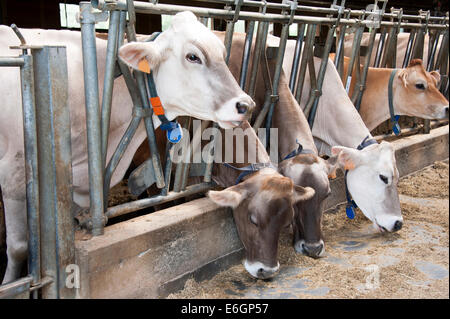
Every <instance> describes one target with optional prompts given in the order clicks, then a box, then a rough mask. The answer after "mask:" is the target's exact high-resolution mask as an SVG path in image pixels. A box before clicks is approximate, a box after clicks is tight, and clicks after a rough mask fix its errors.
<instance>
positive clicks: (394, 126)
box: [392, 115, 402, 135]
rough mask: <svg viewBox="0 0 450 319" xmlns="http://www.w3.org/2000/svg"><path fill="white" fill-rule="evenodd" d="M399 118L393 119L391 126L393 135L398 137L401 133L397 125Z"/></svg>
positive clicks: (397, 116) (398, 116)
mask: <svg viewBox="0 0 450 319" xmlns="http://www.w3.org/2000/svg"><path fill="white" fill-rule="evenodd" d="M399 118H400V115H396V116H395V117H394V121H393V122H394V124H393V126H392V131H394V134H395V135H399V134H400V133H401V131H402V130H401V128H400V125H399V124H398V120H399Z"/></svg>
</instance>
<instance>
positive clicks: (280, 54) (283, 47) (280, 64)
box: [266, 23, 289, 149]
mask: <svg viewBox="0 0 450 319" xmlns="http://www.w3.org/2000/svg"><path fill="white" fill-rule="evenodd" d="M288 36H289V24H288V23H285V24H283V27H282V29H281V37H280V47H279V48H278V52H277V59H276V63H275V72H274V75H273V81H272V96H278V83H279V82H280V77H281V71H282V69H283V58H284V52H285V50H286V42H287V39H288ZM277 102H278V99H276V100H275V101H273V102H272V103H271V104H270V108H269V112H268V113H267V118H266V131H267V133H266V138H267V140H266V141H268V140H269V139H270V128H271V127H272V116H273V112H274V109H275V105H276V104H277ZM266 149H267V146H266Z"/></svg>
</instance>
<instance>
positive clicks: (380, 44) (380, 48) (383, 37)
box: [373, 28, 387, 68]
mask: <svg viewBox="0 0 450 319" xmlns="http://www.w3.org/2000/svg"><path fill="white" fill-rule="evenodd" d="M386 33H387V31H386V28H382V29H381V33H380V40H379V41H378V46H377V52H376V54H375V61H374V62H373V67H374V68H378V67H379V66H380V62H381V56H382V55H383V50H384V42H385V41H386Z"/></svg>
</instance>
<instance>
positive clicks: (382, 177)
mask: <svg viewBox="0 0 450 319" xmlns="http://www.w3.org/2000/svg"><path fill="white" fill-rule="evenodd" d="M380 179H381V180H382V181H383V183H385V184H387V183H388V181H389V180H388V178H387V177H386V176H384V175H381V174H380Z"/></svg>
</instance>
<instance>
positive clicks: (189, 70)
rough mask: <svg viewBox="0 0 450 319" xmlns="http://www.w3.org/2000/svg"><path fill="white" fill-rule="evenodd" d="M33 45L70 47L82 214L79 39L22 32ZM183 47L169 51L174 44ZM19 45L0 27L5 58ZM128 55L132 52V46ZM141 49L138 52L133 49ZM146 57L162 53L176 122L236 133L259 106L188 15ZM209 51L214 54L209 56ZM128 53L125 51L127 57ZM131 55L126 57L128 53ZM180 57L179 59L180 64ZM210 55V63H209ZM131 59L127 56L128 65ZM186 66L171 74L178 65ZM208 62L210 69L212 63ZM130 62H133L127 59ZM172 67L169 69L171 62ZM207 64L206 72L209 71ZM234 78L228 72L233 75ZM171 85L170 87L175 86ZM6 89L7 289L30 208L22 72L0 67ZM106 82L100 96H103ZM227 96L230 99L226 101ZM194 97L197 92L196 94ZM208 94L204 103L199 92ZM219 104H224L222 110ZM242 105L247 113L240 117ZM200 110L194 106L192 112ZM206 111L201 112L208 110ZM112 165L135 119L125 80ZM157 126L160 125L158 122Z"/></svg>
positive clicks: (158, 77) (158, 68)
mask: <svg viewBox="0 0 450 319" xmlns="http://www.w3.org/2000/svg"><path fill="white" fill-rule="evenodd" d="M21 32H22V34H23V36H24V38H25V39H26V40H27V41H28V43H30V44H33V45H64V46H66V48H67V57H68V60H67V68H68V80H69V81H68V84H69V85H68V107H69V110H70V119H71V144H72V173H73V199H74V202H75V203H76V204H78V205H79V206H81V207H88V206H89V177H88V176H89V175H88V161H87V145H86V117H85V109H84V86H83V81H82V80H81V79H82V78H83V73H82V72H83V71H82V66H83V63H82V51H81V33H80V32H75V31H56V30H38V29H29V30H27V29H23V30H21ZM172 42H173V43H177V47H171V43H172ZM16 44H18V38H17V37H16V35H15V34H14V32H13V31H12V29H10V28H9V27H6V26H0V56H11V55H14V54H17V53H18V52H17V51H11V50H10V49H9V46H11V45H16ZM106 44H107V43H106V41H105V40H102V39H97V40H96V46H97V58H98V61H101V62H100V63H99V65H98V72H99V73H98V74H99V79H103V77H104V72H105V70H104V63H102V62H103V61H105V54H106ZM128 48H129V47H128ZM135 49H136V48H135ZM145 50H151V53H155V52H156V53H158V59H157V60H156V59H149V58H148V55H147V54H145V52H144V54H143V55H142V58H145V59H147V60H148V61H149V64H150V65H151V67H152V69H153V71H154V76H155V82H156V87H157V90H158V93H159V96H160V98H161V101H162V102H163V105H164V106H165V108H166V116H167V117H168V119H169V120H171V119H173V118H175V117H176V116H178V115H195V116H199V117H201V118H204V119H209V120H215V121H218V122H219V123H220V124H221V125H223V126H225V127H233V126H236V125H238V124H240V122H241V121H242V120H244V119H245V115H246V113H247V111H250V109H251V107H252V106H253V101H252V100H251V99H250V97H249V96H248V95H246V94H245V93H244V92H243V91H242V90H240V88H239V86H238V85H237V83H236V82H235V80H234V78H233V77H232V75H231V73H229V71H228V69H227V68H226V64H225V61H224V56H225V48H224V46H223V44H222V42H220V41H219V40H218V39H217V37H215V36H214V34H213V33H212V32H211V31H210V30H208V29H207V28H206V27H204V26H203V25H202V24H201V23H200V22H198V21H197V19H196V18H195V16H194V15H193V14H192V13H190V12H183V13H180V14H177V16H176V17H175V18H174V19H173V22H172V26H171V27H170V28H169V29H168V30H167V31H165V32H164V33H163V34H161V36H160V37H159V39H157V40H156V41H154V42H152V43H151V44H147V45H146V46H145V47H144V48H142V47H139V48H137V49H136V54H137V53H139V52H142V51H145ZM208 50H210V51H209V52H208ZM125 51H126V50H125ZM125 53H126V52H125ZM193 54H196V55H199V56H201V58H202V59H204V60H205V61H204V62H205V63H201V64H199V63H196V62H195V63H192V61H188V57H191V56H192V55H193ZM180 55H181V57H180ZM205 55H208V56H205ZM126 57H127V56H126V54H125V55H124V56H123V57H122V58H123V59H126ZM174 59H177V63H178V64H181V66H180V68H179V69H173V65H172V64H174V63H173V61H172V60H174ZM206 59H207V61H208V63H206ZM125 62H129V60H125ZM167 62H171V63H167ZM207 64H208V65H207ZM227 72H228V73H227ZM170 78H171V81H169V79H170ZM0 79H1V82H2V83H3V85H2V86H1V87H0V90H1V92H0V93H1V95H2V97H3V99H2V104H1V108H2V112H0V186H1V188H2V194H3V202H4V210H5V222H6V231H7V255H8V266H7V270H6V274H5V277H4V279H3V282H4V283H6V282H10V281H12V280H14V279H15V278H18V276H19V273H20V269H21V266H22V264H23V261H24V260H25V258H26V256H27V232H26V229H27V222H26V205H25V169H24V158H23V157H24V143H23V122H22V121H23V120H22V107H21V104H20V101H21V93H20V76H19V70H18V68H2V72H0ZM102 82H103V81H102V80H100V83H99V88H100V92H101V91H102V89H103V85H102ZM222 89H223V90H225V92H226V93H227V96H224V95H222V94H221V93H222V91H223V90H222ZM191 90H192V91H191ZM200 90H201V91H202V92H204V93H205V94H203V95H202V96H204V98H202V97H199V96H198V92H199V91H200ZM217 100H218V101H220V102H221V103H222V104H220V105H218V104H217ZM238 103H243V104H246V105H247V106H248V108H247V109H246V110H245V112H240V111H239V109H238ZM194 106H195V107H194ZM201 108H203V112H202V109H201ZM111 114H112V116H111V122H110V131H109V140H108V148H107V160H109V158H110V157H111V156H112V153H113V152H114V150H115V149H116V146H117V145H118V143H119V140H120V138H121V137H122V136H123V133H124V132H125V130H126V128H127V126H128V124H129V122H130V119H131V116H132V101H131V99H130V96H129V93H128V90H127V88H126V86H125V83H124V80H123V79H122V78H118V79H116V80H115V85H114V91H113V103H112V112H111ZM153 122H154V124H155V127H157V126H158V125H159V124H160V123H159V120H158V119H157V118H156V117H154V118H153ZM145 137H146V133H145V129H144V126H143V123H142V122H141V124H140V126H139V128H138V130H137V131H136V134H135V136H134V138H133V139H132V141H131V142H130V144H129V146H128V148H127V152H125V154H124V155H123V157H122V159H121V161H120V162H119V164H118V166H117V169H116V171H115V173H114V174H113V176H112V181H111V186H114V185H115V184H117V183H118V182H119V181H120V180H121V179H122V178H123V176H124V174H125V172H126V170H127V168H128V167H129V164H130V162H131V160H132V157H133V154H134V153H135V151H136V149H137V148H138V147H139V145H140V144H141V143H142V141H143V140H144V139H145Z"/></svg>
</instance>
